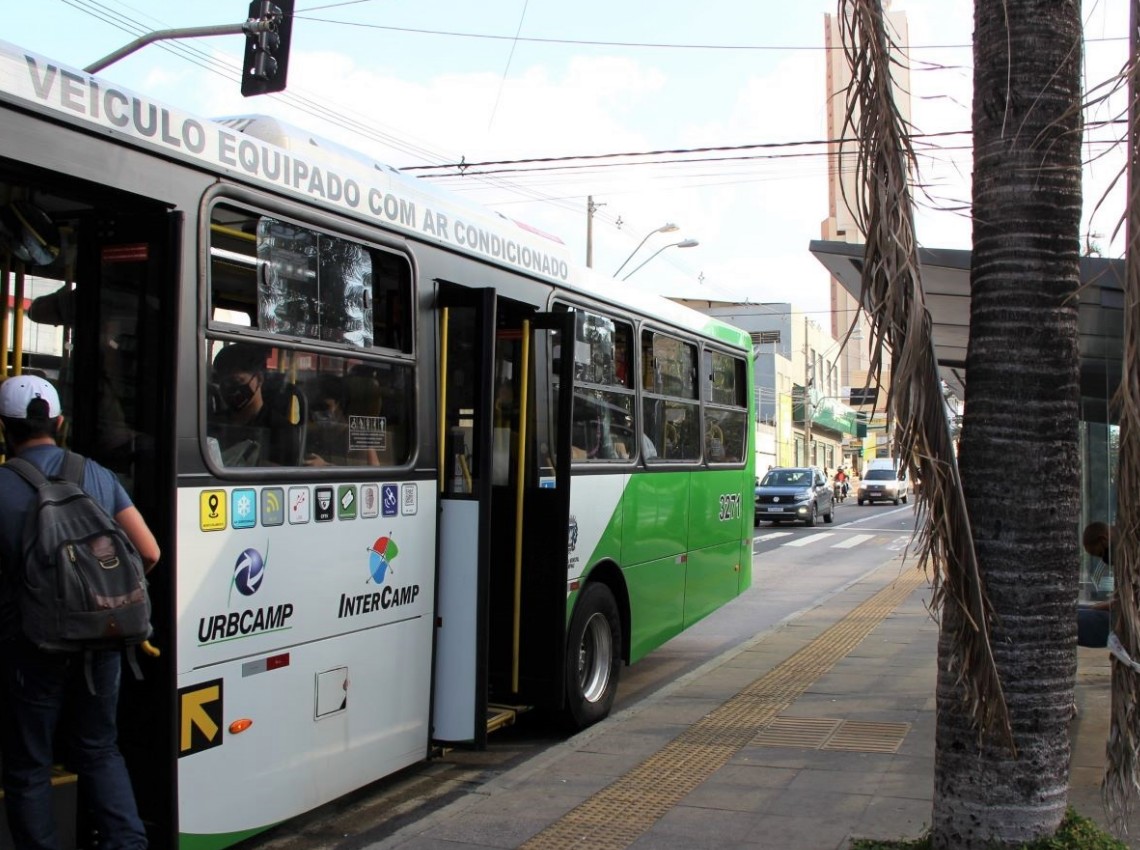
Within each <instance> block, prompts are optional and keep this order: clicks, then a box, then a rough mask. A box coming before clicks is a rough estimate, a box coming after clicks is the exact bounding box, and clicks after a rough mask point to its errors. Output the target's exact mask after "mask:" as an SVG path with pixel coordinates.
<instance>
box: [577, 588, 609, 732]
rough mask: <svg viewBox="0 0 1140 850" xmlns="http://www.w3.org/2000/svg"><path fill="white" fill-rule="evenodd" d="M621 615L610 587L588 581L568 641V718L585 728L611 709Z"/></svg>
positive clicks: (579, 726)
mask: <svg viewBox="0 0 1140 850" xmlns="http://www.w3.org/2000/svg"><path fill="white" fill-rule="evenodd" d="M621 663H622V662H621V615H620V614H619V613H618V607H617V603H616V602H615V601H614V595H613V593H611V592H610V589H609V588H608V587H606V586H605V585H604V584H601V583H600V582H594V583H591V584H587V585H586V586H585V588H583V589H582V593H581V594H580V595H579V597H578V603H577V604H576V605H575V606H574V616H573V617H572V618H571V620H570V633H569V635H568V636H567V641H566V720H567V721H568V723H569V724H570V726H571V727H572V728H573V729H585V728H586V727H587V726H590V725H591V724H593V723H597V722H598V721H599V720H601V719H603V718H604V717H606V715H608V714H609V713H610V708H611V707H612V706H613V704H614V695H615V694H616V693H617V684H618V676H619V675H620V673H621Z"/></svg>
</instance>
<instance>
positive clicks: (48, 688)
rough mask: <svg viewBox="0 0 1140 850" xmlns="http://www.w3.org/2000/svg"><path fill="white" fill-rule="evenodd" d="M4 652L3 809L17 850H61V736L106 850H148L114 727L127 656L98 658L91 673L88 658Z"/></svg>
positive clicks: (19, 648) (22, 648)
mask: <svg viewBox="0 0 1140 850" xmlns="http://www.w3.org/2000/svg"><path fill="white" fill-rule="evenodd" d="M0 652H3V655H4V659H3V661H4V663H3V680H4V681H3V683H4V696H5V698H6V701H7V705H6V717H5V718H4V723H3V724H2V728H0V735H2V740H3V759H2V761H3V780H4V804H5V808H6V810H7V814H8V826H9V829H10V830H11V832H12V838H13V839H14V841H15V846H16V850H57V847H58V843H57V838H56V828H55V812H54V808H53V804H52V789H51V767H52V764H53V761H54V759H53V748H52V745H53V743H55V740H56V734H57V728H58V732H59V736H60V738H59V740H60V743H61V744H62V746H63V747H64V752H63V753H62V755H64V756H65V758H64V759H63V761H65V763H66V764H67V765H68V766H69V767H70V768H71V769H72V770H74V771H75V773H76V774H78V776H79V799H80V801H81V805H83V806H85V807H86V808H87V809H88V810H89V812H90V818H91V822H92V824H93V826H94V827H95V828H96V829H98V831H99V836H100V843H99V848H100V850H144V848H146V846H147V840H146V830H145V829H144V828H143V825H142V821H141V820H140V819H139V815H138V809H137V807H136V806H135V796H134V791H133V790H132V789H131V780H130V777H129V776H128V774H127V767H126V763H125V762H124V761H123V756H122V754H121V753H120V752H119V746H118V731H117V729H116V723H115V715H116V710H117V707H118V702H119V678H120V667H121V660H122V659H121V653H118V652H93V653H91V654H90V665H89V667H88V665H87V663H86V662H85V661H84V656H83V655H82V654H71V653H68V654H59V653H46V652H40V651H39V650H37V649H36V648H35V647H33V646H31V645H30V644H28V643H27V642H26V641H22V640H21V641H16V642H13V643H9V644H6V645H4V646H3V647H2V648H0ZM88 671H89V672H90V676H91V684H92V685H93V686H94V693H92V688H91V687H89V685H88V681H87V673H88ZM65 706H66V709H65Z"/></svg>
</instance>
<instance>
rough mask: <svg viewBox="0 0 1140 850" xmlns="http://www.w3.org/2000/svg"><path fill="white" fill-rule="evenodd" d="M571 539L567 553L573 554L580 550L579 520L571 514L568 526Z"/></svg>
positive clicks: (568, 542)
mask: <svg viewBox="0 0 1140 850" xmlns="http://www.w3.org/2000/svg"><path fill="white" fill-rule="evenodd" d="M568 533H569V538H568V540H567V541H566V543H567V552H573V551H574V550H575V549H577V548H578V518H577V517H576V516H574V515H573V514H570V524H569V526H568Z"/></svg>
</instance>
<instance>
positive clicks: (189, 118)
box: [0, 41, 750, 348]
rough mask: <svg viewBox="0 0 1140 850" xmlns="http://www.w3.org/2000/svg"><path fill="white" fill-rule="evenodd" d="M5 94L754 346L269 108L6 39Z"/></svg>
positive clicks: (555, 242) (1, 90)
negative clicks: (195, 102) (115, 79)
mask: <svg viewBox="0 0 1140 850" xmlns="http://www.w3.org/2000/svg"><path fill="white" fill-rule="evenodd" d="M0 100H4V101H7V102H9V103H16V104H19V105H21V106H24V107H30V108H32V109H34V110H35V111H37V112H40V113H43V114H47V115H49V116H51V117H53V118H55V119H58V120H62V121H64V122H67V123H69V124H72V125H75V126H78V127H81V128H87V129H89V130H94V131H97V132H99V133H100V134H101V135H109V136H110V137H111V138H114V139H116V140H117V141H120V142H122V143H124V144H129V145H131V146H133V147H137V148H140V149H144V150H148V151H150V152H152V153H155V154H157V155H161V156H166V157H172V158H175V159H178V160H181V161H184V162H188V163H190V164H193V165H195V166H197V167H199V168H203V169H206V170H208V171H210V172H214V173H220V174H225V175H227V176H229V177H231V178H233V179H235V180H238V181H241V182H245V183H249V184H253V185H257V186H260V187H262V188H266V189H269V190H272V191H276V192H278V193H281V194H285V195H289V196H292V197H295V198H301V199H303V200H306V201H309V202H312V203H316V204H319V205H321V206H324V207H327V208H332V209H334V210H336V211H337V212H340V213H342V214H344V215H347V216H351V217H353V218H355V219H358V220H363V221H365V222H367V223H371V224H375V225H379V226H382V227H385V228H390V229H392V230H395V231H398V232H400V233H402V234H404V235H406V236H408V237H409V238H413V239H416V240H421V241H425V242H429V243H433V244H436V245H439V246H441V247H444V248H447V249H450V250H454V251H459V252H462V253H464V254H468V255H471V256H475V257H479V258H480V259H483V260H486V261H488V262H492V263H495V264H497V265H501V266H504V267H506V268H511V269H515V270H518V271H521V272H524V273H526V274H529V275H532V276H534V277H536V278H539V279H542V280H545V281H548V282H549V283H552V284H554V285H556V286H561V287H565V288H566V289H567V290H569V291H571V292H577V293H580V294H583V295H586V296H589V297H591V298H594V299H597V300H600V301H603V302H608V303H611V304H615V305H620V306H624V307H627V308H629V309H631V310H634V311H636V312H639V313H642V314H644V315H646V316H650V317H658V318H660V319H661V320H662V321H664V322H668V323H670V324H674V325H677V326H680V327H683V328H685V329H687V330H690V331H692V332H694V333H699V334H702V335H704V336H708V337H711V338H713V339H717V340H719V341H721V342H724V343H726V344H728V345H732V346H736V347H741V348H748V347H749V346H750V340H749V337H748V334H747V333H745V332H744V331H742V330H740V329H738V328H736V327H733V326H732V325H729V324H727V323H725V322H723V321H721V320H719V319H715V318H713V317H710V316H707V315H705V314H704V313H700V312H698V311H696V310H692V309H690V308H688V307H685V306H683V305H680V304H677V303H675V302H673V301H670V300H669V299H667V298H663V297H661V296H658V295H654V294H651V293H647V292H643V291H640V290H637V289H634V288H632V287H628V286H615V285H614V281H613V279H612V278H608V277H604V276H602V275H600V274H598V273H597V272H594V271H593V270H592V269H589V268H586V267H584V266H580V265H579V264H577V263H575V262H574V261H573V260H572V258H571V254H570V252H569V250H568V249H567V248H566V246H565V244H564V243H563V242H562V241H561V240H560V239H558V238H557V237H554V236H551V235H549V234H544V233H542V232H541V231H539V230H537V229H536V228H533V227H530V226H528V225H526V224H524V223H522V222H518V221H515V220H513V219H510V218H507V217H506V216H503V215H502V214H500V213H496V212H494V211H491V210H488V209H487V208H485V207H481V206H478V205H475V204H472V203H470V202H469V201H467V200H465V199H463V198H460V197H459V196H457V195H455V194H453V193H450V192H447V191H445V190H443V189H440V188H439V187H437V186H435V185H432V184H431V183H430V182H429V181H426V180H421V179H419V178H416V177H411V176H408V175H405V174H402V173H401V172H399V171H398V170H397V169H395V168H392V167H390V166H387V165H383V164H381V163H378V162H375V161H372V160H370V159H369V158H368V157H367V156H365V155H363V154H361V153H358V152H356V151H352V150H350V149H348V148H345V147H344V146H341V145H338V144H336V143H334V142H329V141H327V140H324V139H320V138H319V137H316V136H314V135H312V134H309V133H307V132H304V131H300V132H299V133H291V132H289V131H288V125H285V124H282V123H281V122H277V121H275V120H274V119H266V118H262V117H260V116H254V117H239V118H228V119H220V120H213V119H208V118H202V117H198V116H194V115H191V114H189V113H186V112H183V111H181V110H179V109H177V108H174V107H171V106H167V105H165V104H162V103H159V102H157V101H155V100H152V99H151V98H148V97H146V96H144V95H140V94H137V93H134V92H131V91H129V90H127V89H125V88H122V87H120V86H118V85H116V84H114V83H111V82H109V81H105V80H101V79H99V78H98V77H95V76H92V75H90V74H87V73H86V72H84V71H81V70H78V69H75V68H71V67H68V66H66V65H63V64H62V63H58V62H54V61H52V60H49V59H46V58H44V57H41V56H39V55H37V54H34V53H31V52H28V51H25V50H23V49H21V48H20V47H18V46H16V45H12V44H9V43H7V42H3V41H0Z"/></svg>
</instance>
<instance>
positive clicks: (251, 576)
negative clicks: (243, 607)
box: [226, 548, 269, 604]
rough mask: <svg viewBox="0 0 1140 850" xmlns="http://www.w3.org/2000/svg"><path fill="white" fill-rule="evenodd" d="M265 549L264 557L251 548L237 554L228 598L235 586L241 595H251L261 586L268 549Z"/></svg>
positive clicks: (227, 602) (231, 596) (231, 595)
mask: <svg viewBox="0 0 1140 850" xmlns="http://www.w3.org/2000/svg"><path fill="white" fill-rule="evenodd" d="M265 551H266V557H264V558H263V557H262V555H261V553H260V552H258V551H257V550H256V549H252V548H250V549H246V550H244V551H243V552H242V553H241V554H240V555H238V556H237V560H236V561H235V562H234V578H233V583H232V584H231V585H230V599H232V598H233V589H234V588H235V587H236V588H237V590H238V593H240V594H241V595H242V596H253V594H255V593H257V589H258V588H259V587H261V582H262V581H263V580H264V579H265V561H266V558H267V557H268V553H269V550H268V549H266V550H265ZM229 601H230V600H227V601H226V604H229Z"/></svg>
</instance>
